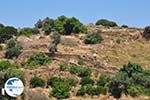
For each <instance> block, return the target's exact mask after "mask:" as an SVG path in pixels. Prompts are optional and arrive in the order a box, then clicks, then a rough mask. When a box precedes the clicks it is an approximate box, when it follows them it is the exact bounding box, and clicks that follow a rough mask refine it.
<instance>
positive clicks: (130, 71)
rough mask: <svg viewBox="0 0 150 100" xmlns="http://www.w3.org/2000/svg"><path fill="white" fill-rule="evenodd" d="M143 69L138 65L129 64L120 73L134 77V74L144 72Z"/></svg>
mask: <svg viewBox="0 0 150 100" xmlns="http://www.w3.org/2000/svg"><path fill="white" fill-rule="evenodd" d="M142 70H143V69H142V67H141V66H140V65H138V64H134V63H130V62H129V63H128V64H127V65H124V66H123V68H121V69H120V72H124V73H127V75H128V77H129V78H130V77H132V74H133V73H138V72H142Z"/></svg>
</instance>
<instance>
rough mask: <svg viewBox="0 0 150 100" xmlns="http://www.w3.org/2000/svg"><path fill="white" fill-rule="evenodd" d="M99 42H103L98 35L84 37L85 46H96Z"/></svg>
mask: <svg viewBox="0 0 150 100" xmlns="http://www.w3.org/2000/svg"><path fill="white" fill-rule="evenodd" d="M101 41H103V38H102V36H101V35H100V33H92V34H89V35H87V36H86V38H85V40H84V43H85V44H97V43H101Z"/></svg>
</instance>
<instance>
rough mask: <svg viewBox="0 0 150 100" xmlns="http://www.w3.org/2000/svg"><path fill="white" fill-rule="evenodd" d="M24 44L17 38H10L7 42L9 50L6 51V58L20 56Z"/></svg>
mask: <svg viewBox="0 0 150 100" xmlns="http://www.w3.org/2000/svg"><path fill="white" fill-rule="evenodd" d="M21 49H22V45H21V44H20V43H19V42H18V41H17V40H15V39H13V38H12V39H10V40H9V41H8V42H7V51H6V52H5V58H7V59H12V58H14V57H16V58H17V57H18V56H19V55H20V54H21Z"/></svg>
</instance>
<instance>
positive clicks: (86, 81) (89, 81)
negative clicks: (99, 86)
mask: <svg viewBox="0 0 150 100" xmlns="http://www.w3.org/2000/svg"><path fill="white" fill-rule="evenodd" d="M80 84H81V85H82V86H84V85H87V84H91V85H93V84H94V81H93V80H92V79H91V78H89V77H83V78H82V79H81V82H80Z"/></svg>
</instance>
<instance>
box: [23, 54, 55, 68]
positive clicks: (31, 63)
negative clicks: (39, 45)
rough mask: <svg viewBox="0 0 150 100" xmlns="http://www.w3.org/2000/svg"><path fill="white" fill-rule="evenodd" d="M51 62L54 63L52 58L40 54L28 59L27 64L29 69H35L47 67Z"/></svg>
mask: <svg viewBox="0 0 150 100" xmlns="http://www.w3.org/2000/svg"><path fill="white" fill-rule="evenodd" d="M51 62H52V58H51V57H47V56H46V55H45V54H43V53H38V54H36V55H34V56H32V57H30V58H29V59H28V61H27V62H26V66H28V68H35V67H37V66H40V65H46V64H49V63H51Z"/></svg>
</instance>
